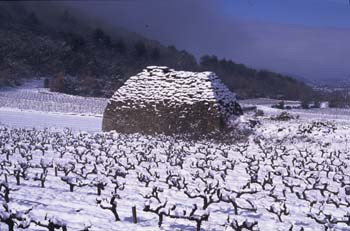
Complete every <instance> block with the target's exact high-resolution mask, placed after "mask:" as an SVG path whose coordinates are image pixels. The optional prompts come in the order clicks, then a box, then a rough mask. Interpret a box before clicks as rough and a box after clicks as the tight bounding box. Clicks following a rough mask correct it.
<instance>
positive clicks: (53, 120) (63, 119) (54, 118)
mask: <svg viewBox="0 0 350 231" xmlns="http://www.w3.org/2000/svg"><path fill="white" fill-rule="evenodd" d="M0 124H4V125H8V126H13V127H23V128H29V127H38V128H45V127H51V128H56V129H62V128H65V127H66V128H70V129H73V130H74V131H87V132H98V131H101V124H102V115H100V116H98V115H95V116H90V115H79V114H65V113H52V112H51V113H50V112H40V111H27V110H19V109H13V108H0Z"/></svg>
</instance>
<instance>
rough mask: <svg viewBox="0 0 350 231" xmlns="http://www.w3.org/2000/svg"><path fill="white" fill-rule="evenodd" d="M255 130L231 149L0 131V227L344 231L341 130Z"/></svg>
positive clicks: (349, 199)
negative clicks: (134, 217) (134, 207)
mask: <svg viewBox="0 0 350 231" xmlns="http://www.w3.org/2000/svg"><path fill="white" fill-rule="evenodd" d="M260 122H261V124H260V125H258V128H257V131H256V134H255V135H252V136H251V137H250V138H249V139H248V140H247V141H245V142H241V143H236V144H231V145H228V144H216V143H212V142H209V141H197V142H194V141H191V142H189V141H182V140H177V139H174V138H169V137H165V136H164V137H163V136H157V137H155V136H142V135H137V134H136V135H122V134H117V133H94V134H91V133H74V132H71V131H70V130H65V131H52V130H49V129H45V130H44V129H41V130H39V129H21V128H10V127H7V126H2V127H0V137H1V140H0V150H1V156H0V158H1V161H0V165H1V175H0V178H1V182H2V183H1V187H0V191H1V192H0V195H1V200H2V202H3V206H2V208H1V212H0V218H1V226H0V227H3V229H4V230H6V229H7V227H11V225H14V227H15V229H17V228H18V229H21V228H22V229H28V230H59V229H60V228H61V229H63V230H159V229H160V230H196V229H198V230H199V228H200V229H201V230H293V231H299V230H310V231H311V230H350V172H349V166H350V156H349V155H348V153H349V145H348V140H349V138H350V135H349V133H348V131H349V129H350V124H349V123H347V124H341V125H340V124H336V123H332V122H327V121H322V122H320V121H313V120H311V119H310V120H296V119H294V120H290V121H275V120H271V119H269V118H264V119H260ZM133 206H136V213H137V224H134V223H133V216H132V207H133ZM159 226H160V227H161V228H158V227H159ZM196 227H197V228H196Z"/></svg>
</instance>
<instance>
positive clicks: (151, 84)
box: [102, 66, 242, 136]
mask: <svg viewBox="0 0 350 231" xmlns="http://www.w3.org/2000/svg"><path fill="white" fill-rule="evenodd" d="M241 113H242V112H241V109H240V106H239V105H238V103H236V97H235V94H234V93H232V92H231V91H230V90H229V89H228V88H227V87H226V86H225V85H224V84H223V83H222V82H221V81H220V79H219V78H218V77H217V76H216V74H214V73H212V72H198V73H196V72H188V71H175V70H173V69H169V68H168V67H158V66H150V67H147V68H146V69H144V70H143V71H142V72H141V73H139V74H137V75H136V76H132V77H130V78H129V79H128V80H127V81H126V82H125V84H124V85H123V86H122V87H120V88H119V89H118V90H117V91H116V92H115V94H114V95H113V97H112V98H111V99H110V101H109V103H108V105H107V107H106V109H105V112H104V115H103V122H102V129H103V131H111V130H115V131H117V132H121V133H136V132H140V133H144V134H155V133H163V134H166V135H171V134H187V135H195V136H200V135H205V134H208V133H212V132H215V131H222V130H224V129H225V128H226V127H227V122H228V120H229V119H230V118H231V117H232V115H239V114H241Z"/></svg>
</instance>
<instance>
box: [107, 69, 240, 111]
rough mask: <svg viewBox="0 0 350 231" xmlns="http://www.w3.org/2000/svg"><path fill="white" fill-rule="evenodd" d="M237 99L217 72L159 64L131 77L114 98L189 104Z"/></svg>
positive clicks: (227, 101) (224, 102)
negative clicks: (185, 69) (175, 67)
mask: <svg viewBox="0 0 350 231" xmlns="http://www.w3.org/2000/svg"><path fill="white" fill-rule="evenodd" d="M233 100H236V97H235V94H234V93H232V92H231V91H230V90H229V89H228V88H227V87H226V86H225V85H224V84H223V83H222V82H221V80H220V79H219V78H218V77H217V76H216V74H215V73H213V72H189V71H175V70H173V69H169V68H168V67H159V66H149V67H147V68H146V69H144V70H143V71H142V72H141V73H139V74H137V75H135V76H132V77H130V78H129V79H128V80H127V81H126V82H125V84H124V85H123V86H122V87H120V88H119V89H118V90H117V91H116V92H115V94H114V95H113V97H112V99H111V101H119V102H120V101H134V102H135V101H136V102H143V103H147V102H150V103H159V102H165V101H167V102H169V103H171V102H174V103H188V104H193V103H195V102H199V101H202V102H203V101H207V102H213V103H215V102H220V104H228V103H230V102H232V101H233Z"/></svg>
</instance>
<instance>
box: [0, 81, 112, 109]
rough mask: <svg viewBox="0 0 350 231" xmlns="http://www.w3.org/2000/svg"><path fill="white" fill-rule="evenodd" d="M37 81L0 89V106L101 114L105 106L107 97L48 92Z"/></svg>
mask: <svg viewBox="0 0 350 231" xmlns="http://www.w3.org/2000/svg"><path fill="white" fill-rule="evenodd" d="M38 81H39V83H38ZM38 81H30V82H28V83H26V84H25V85H24V86H22V87H20V88H9V89H5V90H1V91H0V108H18V109H22V110H30V111H33V110H34V111H43V112H59V113H69V114H87V115H96V114H97V115H101V114H103V111H104V109H105V108H106V106H107V101H108V100H107V99H104V98H93V97H81V96H72V95H67V94H62V93H56V92H50V91H49V90H48V89H46V88H42V86H41V85H40V80H38Z"/></svg>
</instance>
